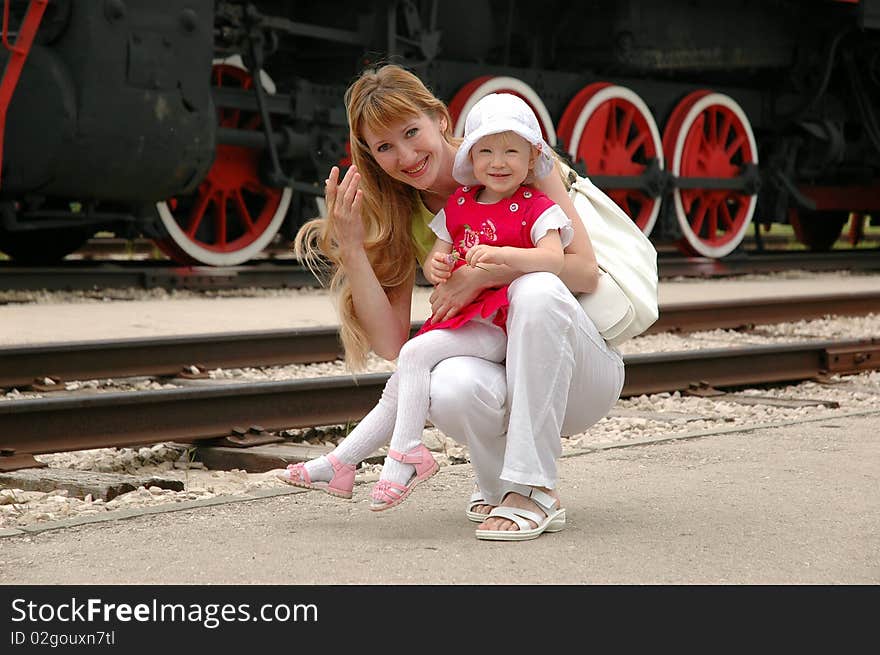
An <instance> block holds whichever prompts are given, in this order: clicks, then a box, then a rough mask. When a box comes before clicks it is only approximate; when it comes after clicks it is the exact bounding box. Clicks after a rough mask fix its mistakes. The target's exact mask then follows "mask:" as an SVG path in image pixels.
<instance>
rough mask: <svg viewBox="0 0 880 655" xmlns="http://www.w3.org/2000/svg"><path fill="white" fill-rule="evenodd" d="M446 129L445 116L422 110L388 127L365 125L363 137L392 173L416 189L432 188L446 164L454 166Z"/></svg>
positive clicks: (386, 169)
mask: <svg viewBox="0 0 880 655" xmlns="http://www.w3.org/2000/svg"><path fill="white" fill-rule="evenodd" d="M444 130H446V119H445V118H443V117H440V118H436V119H435V118H432V117H431V116H428V115H427V114H419V115H418V116H415V117H413V118H407V119H404V120H401V121H398V122H397V123H393V124H392V125H390V126H389V127H387V128H377V129H371V128H370V127H369V126H364V134H363V137H364V141H365V142H366V143H367V145H368V146H369V148H370V153H371V154H372V155H373V158H374V159H375V160H376V163H378V164H379V166H380V167H381V168H382V170H383V171H385V172H386V173H387V174H388V175H390V176H391V177H393V178H394V179H395V180H400V181H401V182H404V183H406V184H408V185H410V186H411V187H415V188H416V189H430V188H431V186H432V185H433V184H434V182H436V181H437V180H438V178H439V177H440V175H441V173H442V171H443V169H444V167H447V168H449V169H450V170H451V168H452V166H451V163H450V155H449V150H450V145H449V143H448V142H447V141H446V140H445V139H444V138H443V132H444Z"/></svg>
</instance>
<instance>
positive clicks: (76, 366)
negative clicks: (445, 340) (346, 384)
mask: <svg viewBox="0 0 880 655" xmlns="http://www.w3.org/2000/svg"><path fill="white" fill-rule="evenodd" d="M878 312H880V292H876V291H868V292H859V293H851V294H833V295H827V294H825V295H812V296H795V297H792V298H763V299H757V300H737V301H730V300H723V301H708V302H705V301H704V302H696V303H694V302H688V303H666V304H663V305H662V306H661V308H660V318H659V319H658V321H657V322H656V323H655V324H654V325H652V326H651V327H650V328H649V329H648V331H647V333H648V334H652V333H661V332H693V331H697V330H710V329H719V328H722V329H740V328H748V327H751V326H754V325H766V324H772V323H782V322H791V321H797V320H804V319H811V318H819V317H822V316H827V315H841V316H861V315H866V314H869V313H878ZM420 326H421V324H420V323H413V325H412V330H413V332H415V331H416V330H418V328H419V327H420ZM340 353H341V347H340V344H339V341H338V338H337V333H336V329H335V328H334V327H326V328H300V329H293V330H267V331H261V332H240V333H226V334H203V335H195V336H186V337H171V338H138V339H120V340H114V341H101V342H95V341H87V342H75V343H58V344H45V345H35V346H13V347H0V387H28V386H33V385H34V384H36V388H37V389H38V390H47V391H51V390H52V389H53V385H57V384H60V383H61V382H62V381H64V380H92V379H100V378H119V377H129V376H136V375H154V376H169V375H178V374H180V373H181V371H184V370H185V369H188V371H189V372H187V373H185V374H186V375H192V374H193V373H192V370H191V368H190V367H193V366H195V367H196V368H197V369H202V370H207V369H213V368H240V367H244V366H277V365H287V364H305V363H313V362H326V361H332V360H334V359H337V358H338V357H339V356H340ZM53 380H54V381H55V382H54V383H53V382H52V381H53ZM61 388H63V387H61Z"/></svg>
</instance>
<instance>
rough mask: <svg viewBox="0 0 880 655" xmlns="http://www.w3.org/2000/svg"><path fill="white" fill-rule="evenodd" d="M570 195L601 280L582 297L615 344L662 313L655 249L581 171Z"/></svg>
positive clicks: (608, 337)
mask: <svg viewBox="0 0 880 655" xmlns="http://www.w3.org/2000/svg"><path fill="white" fill-rule="evenodd" d="M569 195H570V197H571V199H572V202H573V203H574V207H575V209H577V212H578V215H580V217H581V220H582V221H583V222H584V225H585V226H586V228H587V234H588V235H589V236H590V241H591V242H592V244H593V250H594V252H595V253H596V261H597V262H598V264H599V269H600V274H599V284H598V286H597V288H596V290H595V291H594V292H593V293H589V294H587V293H585V294H580V295H578V302H580V304H581V307H583V308H584V311H585V312H586V313H587V316H589V317H590V319H591V320H592V321H593V323H594V324H595V325H596V328H597V329H598V330H599V333H600V334H601V335H602V336H603V337H604V338H605V340H606V341H607V342H608V343H609V344H611V345H612V346H616V345H619V344H621V343H623V342H624V341H626V340H627V339H629V338H631V337H634V336H636V335H638V334H641V333H642V332H644V331H645V330H647V329H648V328H649V327H650V326H651V324H653V323H654V322H655V321H656V320H657V318H658V316H659V306H658V302H657V281H658V278H657V251H656V250H655V248H654V245H653V244H652V243H651V242H650V240H649V239H648V237H647V236H645V234H644V233H643V232H642V231H641V230H640V229H639V227H638V226H637V225H636V224H635V223H634V222H633V220H632V219H631V218H630V217H629V216H627V215H626V213H625V212H624V211H623V210H622V209H621V208H620V207H618V206H617V203H615V202H614V201H613V200H612V199H611V198H609V197H608V196H607V195H606V194H605V193H604V192H603V191H602V190H601V189H599V188H598V187H597V186H596V185H594V184H593V183H592V182H590V181H589V180H588V179H586V178H583V177H580V176H577V177H576V179H575V180H574V181H573V182H572V184H571V191H570V194H569Z"/></svg>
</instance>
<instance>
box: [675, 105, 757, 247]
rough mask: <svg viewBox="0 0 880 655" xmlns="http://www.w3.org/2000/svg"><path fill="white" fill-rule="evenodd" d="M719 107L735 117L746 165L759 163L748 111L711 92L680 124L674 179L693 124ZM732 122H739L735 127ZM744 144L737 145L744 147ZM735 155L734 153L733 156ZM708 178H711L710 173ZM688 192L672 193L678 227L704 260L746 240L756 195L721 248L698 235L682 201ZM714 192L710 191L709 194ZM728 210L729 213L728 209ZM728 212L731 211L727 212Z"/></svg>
mask: <svg viewBox="0 0 880 655" xmlns="http://www.w3.org/2000/svg"><path fill="white" fill-rule="evenodd" d="M715 107H717V108H719V109H720V111H721V112H722V113H725V114H729V115H732V117H733V118H734V121H731V122H730V128H729V129H732V128H736V129H739V130H741V134H740V136H741V137H744V138H745V139H746V141H747V144H746V145H747V147H748V152H747V155H748V157H749V161H748V162H744V163H753V164H757V163H758V148H757V145H756V142H755V135H754V134H753V132H752V127H751V124H750V123H749V119H748V117H747V116H746V114H745V112H744V111H743V110H742V108H741V107H740V106H739V105H738V104H737V103H736V102H735V101H734V100H733V99H732V98H730V97H729V96H727V95H724V94H721V93H709V94H707V95H704V96H702V97H701V98H699V99H698V100H697V101H696V102H694V103H693V106H691V108H690V109H689V110H688V112H687V114H686V115H685V116H684V118H683V119H682V121H681V125H680V126H679V127H678V130H677V133H676V136H675V146H674V154H673V158H672V167H671V171H672V174H673V175H675V176H681V174H682V173H681V170H682V159H683V156H684V149H685V144H686V143H687V141H688V138H689V137H690V136H691V129H692V128H693V126H694V123H695V122H696V121H697V119H699V118H700V116H701V115H703V113H704V112H706V111H707V110H708V109H710V108H715ZM733 123H736V124H735V125H734V124H733ZM741 147H742V145H740V146H738V148H741ZM732 154H735V153H732ZM708 176H712V175H711V171H710V172H709V174H707V177H708ZM683 193H688V190H682V189H678V188H676V189H674V190H673V194H672V196H673V202H674V207H675V214H676V217H677V219H678V224H679V226H680V227H681V230H682V234H683V235H684V237H685V239H686V240H687V242H688V244H690V246H691V247H692V248H693V249H694V250H696V251H697V252H698V253H700V254H701V255H703V256H705V257H712V258H719V257H724V256H725V255H727V254H729V253H730V252H732V251H733V250H734V249H735V248H736V247H737V246H738V245H739V244H740V243H741V242H742V240H743V237H744V236H745V234H746V230H748V227H749V224H750V223H751V220H752V215H753V214H754V212H755V205H756V204H757V200H758V199H757V196H756V195H749V196H748V197H747V199H746V200H744V202H745V205H744V206H741V207H740V208H739V211H738V212H737V217H736V221H735V222H739V225H737V226H735V229H734V231H733V232H732V233H730V234H726V235H725V236H724V237H723V238H722V239H719V240H717V242H718V244H719V245H712V244H711V243H708V242H707V241H706V239H704V238H701V237H700V235H699V234H697V232H695V231H694V229H693V227H692V225H691V223H690V220H689V215H688V212H687V211H686V209H685V206H684V202H683V199H682V194H683ZM710 193H711V192H710ZM729 195H736V196H737V197H739V198H745V197H746V196H745V194H742V193H737V194H728V196H729ZM725 211H728V210H727V208H726V207H725ZM728 213H729V212H728Z"/></svg>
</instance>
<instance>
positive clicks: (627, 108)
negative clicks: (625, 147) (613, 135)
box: [619, 105, 636, 143]
mask: <svg viewBox="0 0 880 655" xmlns="http://www.w3.org/2000/svg"><path fill="white" fill-rule="evenodd" d="M635 113H636V108H635V107H633V106H632V105H624V107H623V120H622V121H621V123H620V130H619V134H620V139H621V140H622V141H623V142H624V143H626V142H627V140H628V139H629V131H630V130H631V129H632V123H633V117H634V115H635Z"/></svg>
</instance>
